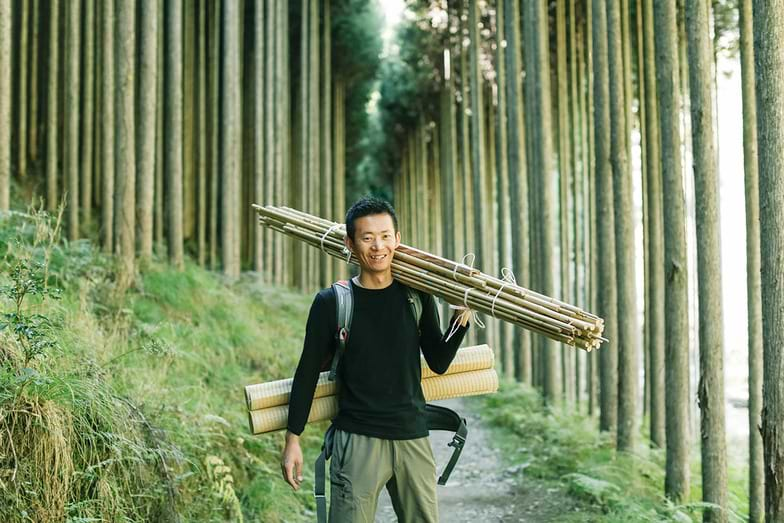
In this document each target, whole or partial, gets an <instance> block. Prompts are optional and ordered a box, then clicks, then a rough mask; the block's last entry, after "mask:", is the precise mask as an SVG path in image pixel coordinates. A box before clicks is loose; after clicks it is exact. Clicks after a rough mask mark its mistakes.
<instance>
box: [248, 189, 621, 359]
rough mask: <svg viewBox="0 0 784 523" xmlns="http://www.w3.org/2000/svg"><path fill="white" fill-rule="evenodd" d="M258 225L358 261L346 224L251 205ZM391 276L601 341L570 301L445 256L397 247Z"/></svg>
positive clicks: (560, 336)
mask: <svg viewBox="0 0 784 523" xmlns="http://www.w3.org/2000/svg"><path fill="white" fill-rule="evenodd" d="M253 207H254V209H256V212H257V213H258V215H259V222H260V224H261V225H263V226H265V227H268V228H270V229H271V230H273V231H277V232H281V233H283V234H286V235H288V236H291V237H293V238H295V239H298V240H301V241H303V242H305V243H307V244H309V245H311V246H314V247H316V248H318V249H320V250H321V251H323V252H324V253H326V254H329V255H331V256H335V257H337V258H342V259H344V260H345V261H346V262H347V263H353V264H355V265H357V264H358V260H357V259H356V257H354V255H353V254H352V253H350V252H349V251H348V250H347V249H346V247H345V243H344V242H345V235H346V231H345V226H344V225H343V224H340V223H335V222H332V221H329V220H325V219H323V218H319V217H317V216H313V215H310V214H308V213H305V212H302V211H299V210H296V209H291V208H288V207H275V206H269V205H268V206H260V205H253ZM392 275H393V277H394V278H395V279H397V280H399V281H400V282H401V283H403V284H405V285H408V286H410V287H412V288H415V289H417V290H420V291H423V292H427V293H429V294H433V295H435V296H438V297H440V298H442V299H444V300H446V301H447V302H449V303H451V304H453V305H455V306H468V307H469V308H471V309H473V310H475V311H478V312H482V313H485V314H490V315H491V316H493V317H494V318H496V319H499V320H503V321H507V322H510V323H512V324H515V325H518V326H520V327H523V328H525V329H528V330H531V331H533V332H536V333H539V334H542V335H543V336H545V337H548V338H550V339H553V340H555V341H558V342H561V343H565V344H567V345H571V346H573V347H577V348H580V349H583V350H586V351H588V352H590V351H591V350H593V349H596V348H599V346H600V345H601V343H602V342H603V341H606V340H605V339H604V338H602V336H601V335H602V332H603V330H604V320H602V319H601V318H599V317H598V316H596V315H594V314H591V313H589V312H586V311H584V310H582V309H580V308H578V307H576V306H574V305H570V304H568V303H565V302H562V301H560V300H557V299H555V298H551V297H549V296H545V295H543V294H540V293H537V292H534V291H532V290H530V289H526V288H524V287H521V286H519V285H517V284H516V283H515V282H514V281H513V279H511V278H509V279H505V280H501V279H498V278H496V277H493V276H490V275H487V274H484V273H482V272H481V271H480V270H478V269H476V268H474V267H472V266H469V265H466V264H464V263H458V262H455V261H452V260H448V259H446V258H441V257H439V256H435V255H433V254H430V253H427V252H424V251H421V250H419V249H416V248H414V247H411V246H407V245H402V244H401V245H400V246H399V247H398V248H397V249H396V250H395V254H394V257H393V260H392Z"/></svg>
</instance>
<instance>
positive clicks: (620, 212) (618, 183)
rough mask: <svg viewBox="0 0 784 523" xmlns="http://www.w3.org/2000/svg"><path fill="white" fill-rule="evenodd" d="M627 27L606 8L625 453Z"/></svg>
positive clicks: (631, 300)
mask: <svg viewBox="0 0 784 523" xmlns="http://www.w3.org/2000/svg"><path fill="white" fill-rule="evenodd" d="M622 25H623V22H622V21H621V13H620V10H619V6H618V3H617V2H613V1H610V2H608V3H607V39H608V59H609V75H610V126H611V136H610V144H611V145H610V163H611V164H612V173H613V198H614V201H613V210H614V213H615V266H616V271H617V285H618V287H617V289H618V309H617V310H618V313H619V315H618V319H619V320H620V317H621V316H620V313H623V318H624V320H623V321H618V324H617V325H618V344H617V347H618V437H617V441H616V444H617V447H618V450H621V451H631V450H633V449H634V443H635V436H636V434H637V424H636V422H635V418H636V415H637V412H636V409H637V373H638V369H637V356H638V355H637V352H638V349H637V346H638V344H639V340H638V337H637V292H636V284H637V278H636V276H635V270H634V215H633V213H632V180H631V170H630V169H629V157H628V155H627V154H628V140H629V135H628V129H629V128H630V126H629V122H628V121H626V119H625V118H626V114H627V111H626V105H627V103H626V90H625V89H626V86H625V85H624V78H625V77H626V76H627V74H629V73H628V71H626V70H625V69H624V55H623V52H624V48H625V42H624V35H623V31H622Z"/></svg>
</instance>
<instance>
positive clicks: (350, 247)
mask: <svg viewBox="0 0 784 523" xmlns="http://www.w3.org/2000/svg"><path fill="white" fill-rule="evenodd" d="M343 243H344V244H345V245H346V248H347V249H348V250H350V251H351V252H354V241H353V240H352V239H351V237H350V236H349V235H346V237H345V238H343Z"/></svg>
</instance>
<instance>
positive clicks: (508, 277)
mask: <svg viewBox="0 0 784 523" xmlns="http://www.w3.org/2000/svg"><path fill="white" fill-rule="evenodd" d="M501 281H502V282H503V283H502V284H501V288H500V289H498V292H496V293H495V296H493V303H492V304H490V314H492V316H493V318H495V317H496V316H495V302H496V300H497V299H498V296H500V295H501V291H503V290H504V287H506V286H507V285H509V284H511V285H517V279H516V278H515V275H514V273H513V272H512V270H511V269H509V268H508V267H501Z"/></svg>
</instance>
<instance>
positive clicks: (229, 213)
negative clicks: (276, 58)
mask: <svg viewBox="0 0 784 523" xmlns="http://www.w3.org/2000/svg"><path fill="white" fill-rule="evenodd" d="M239 16H240V13H239V2H238V0H227V1H226V2H223V13H222V20H223V35H222V36H223V49H222V50H223V57H222V62H221V67H222V74H221V87H222V92H223V97H222V103H223V106H222V111H221V113H222V114H221V123H222V129H221V131H222V132H221V174H222V191H221V196H222V198H221V223H222V231H221V232H222V234H221V239H222V242H221V243H222V245H221V247H222V255H223V272H224V274H225V275H226V276H228V277H229V278H231V279H235V278H238V277H239V275H240V244H239V241H238V236H239V216H240V203H239V202H240V199H239V192H240V187H239V184H240V179H241V165H240V158H241V157H242V156H241V154H242V146H241V142H240V139H241V129H240V125H241V123H240V122H241V119H242V111H241V109H242V107H241V99H240V82H239V75H240V36H239V33H240V28H239Z"/></svg>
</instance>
